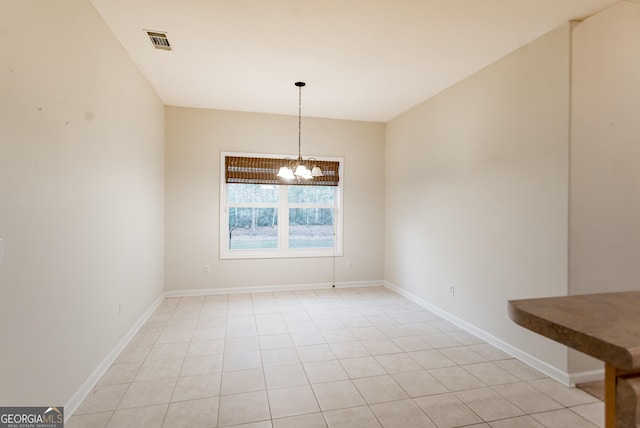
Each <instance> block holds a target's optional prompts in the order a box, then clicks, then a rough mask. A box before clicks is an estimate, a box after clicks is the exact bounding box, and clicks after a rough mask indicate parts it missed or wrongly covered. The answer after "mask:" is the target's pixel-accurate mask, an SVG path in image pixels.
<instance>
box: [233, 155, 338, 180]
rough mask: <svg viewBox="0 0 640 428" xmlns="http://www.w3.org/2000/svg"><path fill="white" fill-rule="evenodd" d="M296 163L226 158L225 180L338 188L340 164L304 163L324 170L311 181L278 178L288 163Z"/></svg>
mask: <svg viewBox="0 0 640 428" xmlns="http://www.w3.org/2000/svg"><path fill="white" fill-rule="evenodd" d="M290 162H296V161H295V160H294V161H291V160H289V159H278V158H256V157H245V156H225V179H226V182H227V183H244V184H281V185H282V184H284V185H294V186H295V185H298V186H300V185H306V186H337V185H338V182H339V181H340V176H339V169H340V162H336V161H321V160H310V161H303V162H304V163H305V164H306V165H307V167H308V168H309V169H311V168H313V166H314V165H317V166H318V167H320V169H321V170H322V174H324V175H323V176H322V177H313V178H312V179H310V180H305V179H302V178H296V179H294V180H284V179H282V178H280V177H278V176H277V174H278V170H279V169H280V167H281V166H283V165H285V164H286V163H290Z"/></svg>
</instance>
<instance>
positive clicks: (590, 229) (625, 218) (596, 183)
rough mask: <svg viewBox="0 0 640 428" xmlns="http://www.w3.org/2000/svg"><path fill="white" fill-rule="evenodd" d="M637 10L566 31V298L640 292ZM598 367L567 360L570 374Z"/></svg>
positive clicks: (632, 6) (623, 8) (620, 6)
mask: <svg viewBox="0 0 640 428" xmlns="http://www.w3.org/2000/svg"><path fill="white" fill-rule="evenodd" d="M639 41H640V4H638V3H631V2H626V1H623V2H619V3H617V4H616V5H614V6H612V7H610V8H608V9H606V10H605V11H603V12H601V13H599V14H597V15H595V16H593V17H591V18H590V19H587V20H586V21H584V22H583V23H581V24H580V25H579V26H577V27H576V28H575V29H574V31H573V72H572V80H573V84H572V92H573V102H572V128H571V130H572V141H571V222H570V231H571V240H570V283H569V286H570V293H571V294H584V293H595V292H607V291H626V290H638V289H640V263H638V261H639V260H640V127H639V126H638V119H639V118H640V78H639V76H640V42H639ZM601 367H602V364H601V363H598V362H594V361H592V360H590V359H585V358H582V357H581V356H580V355H579V354H573V353H572V354H571V359H570V368H571V370H572V371H583V370H589V369H594V368H601Z"/></svg>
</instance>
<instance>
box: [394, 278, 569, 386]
mask: <svg viewBox="0 0 640 428" xmlns="http://www.w3.org/2000/svg"><path fill="white" fill-rule="evenodd" d="M384 285H385V287H387V288H389V289H391V290H393V291H395V292H396V293H398V294H400V295H402V296H404V297H406V298H407V299H409V300H411V301H412V302H414V303H416V304H418V305H420V306H422V307H423V308H425V309H427V310H429V311H431V312H433V313H434V314H436V315H438V316H439V317H441V318H444V319H445V320H447V321H449V322H451V323H452V324H455V325H457V326H458V327H460V328H462V329H464V330H466V331H468V332H469V333H471V334H473V335H475V336H477V337H479V338H480V339H482V340H484V341H485V342H487V343H490V344H491V345H493V346H495V347H496V348H498V349H500V350H501V351H503V352H506V353H507V354H509V355H511V356H512V357H514V358H517V359H518V360H520V361H522V362H523V363H525V364H527V365H528V366H530V367H532V368H534V369H536V370H538V371H540V372H542V373H544V374H546V375H547V376H549V377H551V378H553V379H555V380H557V381H558V382H560V383H562V384H564V385H566V386H574V385H575V378H574V376H576V375H573V376H570V375H569V374H568V373H566V372H564V371H562V370H558V369H557V368H555V367H553V366H551V365H549V364H547V363H545V362H544V361H541V360H539V359H538V358H536V357H534V356H533V355H531V354H529V353H527V352H524V351H523V350H521V349H520V348H516V347H515V346H513V345H511V344H509V343H507V342H505V341H504V340H502V339H500V338H498V337H495V336H493V335H492V334H490V333H488V332H486V331H484V330H482V329H479V328H478V327H476V326H474V325H473V324H470V323H468V322H467V321H465V320H463V319H461V318H458V317H457V316H455V315H453V314H450V313H449V312H447V311H444V310H442V309H440V308H439V307H437V306H434V305H433V304H431V303H429V302H427V301H426V300H423V299H422V298H420V297H418V296H416V295H415V294H413V293H411V292H409V291H406V290H404V289H402V288H400V287H398V286H396V285H394V284H392V283H390V282H388V281H385V282H384Z"/></svg>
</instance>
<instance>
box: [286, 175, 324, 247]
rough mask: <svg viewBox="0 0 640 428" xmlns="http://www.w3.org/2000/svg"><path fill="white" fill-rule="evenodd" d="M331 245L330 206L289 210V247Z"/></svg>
mask: <svg viewBox="0 0 640 428" xmlns="http://www.w3.org/2000/svg"><path fill="white" fill-rule="evenodd" d="M298 187H303V186H298ZM333 246H334V232H333V209H332V208H291V209H290V210H289V248H333Z"/></svg>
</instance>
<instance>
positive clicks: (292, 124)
mask: <svg viewBox="0 0 640 428" xmlns="http://www.w3.org/2000/svg"><path fill="white" fill-rule="evenodd" d="M292 87H293V85H292ZM292 95H293V97H292V99H293V100H294V102H295V99H296V98H295V96H296V93H295V87H293V89H292ZM305 102H313V100H312V99H308V100H306V101H305ZM293 109H294V111H295V104H294V105H293ZM166 123H167V125H166V157H167V162H166V226H165V233H166V235H165V236H166V271H165V275H166V289H167V291H175V290H206V289H216V288H217V289H220V288H237V287H260V286H264V285H268V286H279V285H299V284H313V283H331V282H332V279H333V271H334V269H333V259H332V258H331V257H324V258H322V257H321V258H296V259H257V260H255V259H254V260H220V259H219V246H218V239H219V221H220V219H219V190H220V153H221V152H226V151H230V152H234V151H235V152H247V153H275V154H285V155H291V154H294V155H295V154H296V152H297V148H298V118H297V116H283V115H269V114H257V113H240V112H231V111H219V110H204V109H190V108H181V107H167V108H166ZM302 154H303V156H331V157H344V174H343V180H344V253H343V254H344V256H343V257H338V258H337V259H336V262H335V263H336V267H335V275H336V282H338V283H345V282H352V283H353V282H373V283H377V284H382V280H383V279H384V271H383V265H384V262H383V254H384V253H383V251H384V193H383V192H382V189H383V188H384V125H383V124H380V123H369V122H356V121H344V120H332V119H317V118H306V117H303V118H302ZM347 260H349V261H351V263H352V267H351V269H346V266H345V263H346V261H347ZM205 264H210V265H211V266H212V274H210V275H206V274H204V273H203V266H204V265H205Z"/></svg>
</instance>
